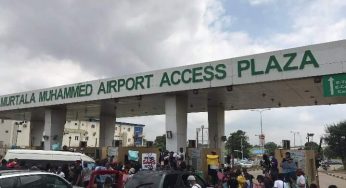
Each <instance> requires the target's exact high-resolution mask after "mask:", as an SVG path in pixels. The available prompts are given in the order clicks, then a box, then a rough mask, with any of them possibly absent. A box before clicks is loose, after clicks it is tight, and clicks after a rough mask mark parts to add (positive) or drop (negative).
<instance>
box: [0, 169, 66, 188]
mask: <svg viewBox="0 0 346 188" xmlns="http://www.w3.org/2000/svg"><path fill="white" fill-rule="evenodd" d="M0 188H72V185H71V183H69V182H68V181H67V180H65V179H64V178H61V177H59V176H58V175H56V174H53V173H48V172H40V171H28V170H4V171H0Z"/></svg>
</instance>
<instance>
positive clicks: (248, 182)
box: [243, 168, 254, 188]
mask: <svg viewBox="0 0 346 188" xmlns="http://www.w3.org/2000/svg"><path fill="white" fill-rule="evenodd" d="M243 173H244V177H245V179H246V188H252V187H253V179H254V177H253V175H251V174H249V173H248V172H247V170H246V168H243Z"/></svg>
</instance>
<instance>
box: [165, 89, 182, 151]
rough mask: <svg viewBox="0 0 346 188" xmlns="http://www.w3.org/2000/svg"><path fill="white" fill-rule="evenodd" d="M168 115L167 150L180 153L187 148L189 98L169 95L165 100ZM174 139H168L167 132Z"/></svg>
mask: <svg viewBox="0 0 346 188" xmlns="http://www.w3.org/2000/svg"><path fill="white" fill-rule="evenodd" d="M165 113H166V149H167V150H168V151H174V152H178V151H179V148H181V147H182V148H184V150H185V148H186V145H187V144H186V142H187V98H186V96H179V95H168V96H166V99H165ZM168 131H170V132H171V133H172V138H168V137H167V132H168Z"/></svg>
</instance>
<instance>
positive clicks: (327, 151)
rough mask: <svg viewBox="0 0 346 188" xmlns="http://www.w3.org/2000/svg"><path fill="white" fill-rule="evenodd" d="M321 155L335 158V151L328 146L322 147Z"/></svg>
mask: <svg viewBox="0 0 346 188" xmlns="http://www.w3.org/2000/svg"><path fill="white" fill-rule="evenodd" d="M323 155H324V156H326V157H327V158H328V159H335V158H337V155H336V153H335V152H334V151H333V150H331V149H330V147H329V146H327V147H326V148H324V150H323Z"/></svg>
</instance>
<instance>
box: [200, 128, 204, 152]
mask: <svg viewBox="0 0 346 188" xmlns="http://www.w3.org/2000/svg"><path fill="white" fill-rule="evenodd" d="M201 128H202V148H204V139H203V132H204V130H203V129H204V125H202V127H201Z"/></svg>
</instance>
